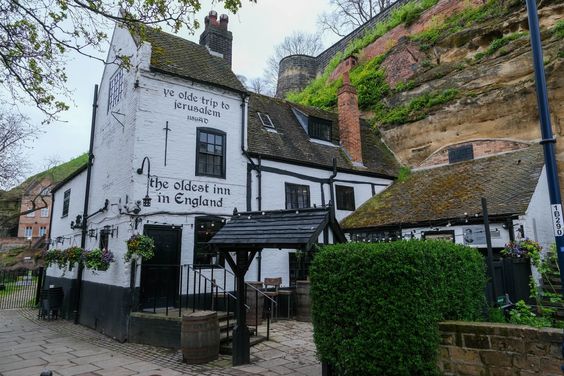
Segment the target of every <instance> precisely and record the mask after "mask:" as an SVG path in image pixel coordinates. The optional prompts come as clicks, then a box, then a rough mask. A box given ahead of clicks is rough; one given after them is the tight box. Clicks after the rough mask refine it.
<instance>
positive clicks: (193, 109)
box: [163, 88, 231, 124]
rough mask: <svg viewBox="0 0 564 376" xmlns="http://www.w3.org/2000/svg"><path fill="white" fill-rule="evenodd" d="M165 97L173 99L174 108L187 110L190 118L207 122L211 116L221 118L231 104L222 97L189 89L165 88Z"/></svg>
mask: <svg viewBox="0 0 564 376" xmlns="http://www.w3.org/2000/svg"><path fill="white" fill-rule="evenodd" d="M163 95H164V97H165V98H170V99H173V100H174V102H173V109H174V110H176V111H182V112H185V113H186V114H187V115H186V116H187V119H188V120H192V121H196V122H200V123H204V124H207V123H208V122H209V118H210V117H211V118H216V119H219V118H221V116H222V112H223V111H228V110H229V109H230V107H231V106H230V105H229V104H228V103H226V102H224V101H223V100H221V97H218V96H214V95H210V94H203V93H200V92H192V91H188V90H180V91H179V90H174V89H166V88H165V89H163Z"/></svg>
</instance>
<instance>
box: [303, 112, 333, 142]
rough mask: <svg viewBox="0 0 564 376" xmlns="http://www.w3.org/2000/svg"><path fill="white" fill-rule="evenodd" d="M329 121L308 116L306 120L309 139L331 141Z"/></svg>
mask: <svg viewBox="0 0 564 376" xmlns="http://www.w3.org/2000/svg"><path fill="white" fill-rule="evenodd" d="M331 127H332V125H331V121H329V120H325V119H320V118H316V117H313V116H310V117H309V118H308V133H309V137H311V138H317V139H319V140H324V141H331Z"/></svg>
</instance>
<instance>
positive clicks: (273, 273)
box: [247, 159, 392, 286]
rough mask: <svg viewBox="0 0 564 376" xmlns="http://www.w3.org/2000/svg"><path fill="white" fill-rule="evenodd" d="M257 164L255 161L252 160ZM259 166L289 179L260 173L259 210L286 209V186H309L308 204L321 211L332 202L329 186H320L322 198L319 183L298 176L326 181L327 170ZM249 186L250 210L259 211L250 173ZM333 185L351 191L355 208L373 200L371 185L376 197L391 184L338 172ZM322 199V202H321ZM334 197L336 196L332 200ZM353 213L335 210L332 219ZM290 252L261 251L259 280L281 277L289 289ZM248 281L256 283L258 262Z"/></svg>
mask: <svg viewBox="0 0 564 376" xmlns="http://www.w3.org/2000/svg"><path fill="white" fill-rule="evenodd" d="M254 161H255V163H258V160H254ZM262 166H264V167H271V168H276V169H279V170H285V171H288V172H289V174H288V175H284V174H279V173H276V172H268V171H264V170H263V171H262V173H261V176H262V181H261V184H262V205H261V209H262V210H276V209H285V206H286V186H285V183H291V184H300V185H307V186H309V191H310V204H311V206H314V205H315V206H318V207H321V206H322V205H323V203H324V204H325V205H327V204H329V201H330V200H331V192H330V186H329V184H323V195H322V193H321V184H320V182H319V181H311V180H307V179H304V178H301V177H298V176H295V175H296V174H298V175H304V176H308V177H312V178H316V179H325V180H327V179H329V177H330V176H331V175H332V173H333V171H331V170H329V169H317V168H312V167H306V166H299V165H295V164H288V163H281V162H276V161H269V160H265V159H263V160H262ZM252 176H253V185H252V195H251V197H252V201H251V207H252V210H258V200H257V199H256V198H257V196H258V179H257V177H256V174H255V173H253V175H252ZM335 180H336V181H335V183H334V185H333V186H334V187H335V185H343V186H350V187H353V188H354V194H355V205H356V208H358V207H359V206H360V205H362V204H363V203H364V202H366V201H367V200H368V199H370V198H371V197H372V185H374V190H375V193H376V194H378V193H379V192H381V191H383V190H384V189H385V188H386V187H387V186H389V185H390V184H391V183H392V181H391V180H388V179H382V178H377V177H369V176H363V175H355V174H351V173H344V172H338V173H337V175H336V177H335ZM322 196H324V197H323V198H324V202H323V200H322ZM334 197H336V196H334ZM351 213H352V211H345V210H336V212H335V216H336V219H337V221H341V220H342V219H343V218H345V217H346V216H347V215H350V214H351ZM319 242H320V243H322V242H323V235H320V237H319ZM329 242H330V243H332V242H333V236H332V234H330V235H329ZM295 251H296V250H293V249H281V250H280V249H264V250H263V251H262V267H261V279H263V280H264V278H275V277H282V283H283V285H285V286H288V285H289V282H290V277H289V255H288V254H289V253H290V252H295ZM247 279H248V280H256V279H258V260H257V259H255V260H254V261H253V263H252V264H251V267H250V268H249V272H248V273H247Z"/></svg>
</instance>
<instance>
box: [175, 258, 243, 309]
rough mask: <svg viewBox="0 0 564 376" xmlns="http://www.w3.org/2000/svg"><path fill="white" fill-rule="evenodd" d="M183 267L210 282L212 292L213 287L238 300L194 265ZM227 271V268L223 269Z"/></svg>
mask: <svg viewBox="0 0 564 376" xmlns="http://www.w3.org/2000/svg"><path fill="white" fill-rule="evenodd" d="M182 266H186V267H187V268H188V270H190V269H192V270H193V271H194V273H198V274H199V276H200V277H202V278H204V279H205V280H207V281H208V282H210V286H212V291H213V287H215V288H216V289H220V290H221V292H222V293H223V294H225V295H227V296H230V297H231V298H233V299H234V300H237V297H236V296H235V295H233V294H232V293H230V292H229V291H227V290H225V289H223V287H220V286H219V285H218V284H217V283H216V282H215V280H213V279H210V278H208V277H206V276H205V275H204V274H203V273H202V271H201V270H196V268H195V267H194V265H193V264H185V265H181V267H182ZM218 267H219V268H222V267H221V266H219V265H218ZM198 269H201V268H198ZM222 269H225V268H222ZM225 270H226V271H228V270H227V269H225ZM245 307H246V308H247V311H248V310H249V309H251V307H249V306H248V305H247V304H245Z"/></svg>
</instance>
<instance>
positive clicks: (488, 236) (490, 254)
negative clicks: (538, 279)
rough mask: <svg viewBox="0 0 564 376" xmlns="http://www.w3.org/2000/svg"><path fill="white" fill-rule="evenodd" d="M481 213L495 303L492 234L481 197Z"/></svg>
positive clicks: (486, 210) (495, 288)
mask: <svg viewBox="0 0 564 376" xmlns="http://www.w3.org/2000/svg"><path fill="white" fill-rule="evenodd" d="M482 215H483V217H484V230H485V232H486V246H487V247H488V270H489V272H490V273H489V274H490V276H491V278H492V285H491V286H492V299H491V303H492V305H493V304H495V302H496V298H497V293H498V291H497V285H496V282H495V269H494V265H493V251H492V234H491V232H490V217H489V216H488V201H487V200H486V198H485V197H482Z"/></svg>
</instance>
